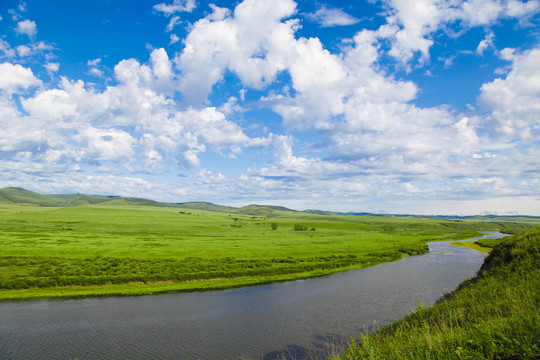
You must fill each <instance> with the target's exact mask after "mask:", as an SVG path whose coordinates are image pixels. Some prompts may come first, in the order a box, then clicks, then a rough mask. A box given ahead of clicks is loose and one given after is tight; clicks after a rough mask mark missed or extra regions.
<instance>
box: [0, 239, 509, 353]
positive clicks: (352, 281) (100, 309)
mask: <svg viewBox="0 0 540 360" xmlns="http://www.w3.org/2000/svg"><path fill="white" fill-rule="evenodd" d="M502 236H504V235H503V234H501V233H497V232H494V233H489V234H486V235H485V236H484V238H498V237H502ZM476 239H479V238H474V239H468V240H463V241H470V240H476ZM449 243H450V242H449V241H446V242H433V243H429V247H430V252H429V253H427V254H424V255H419V256H411V257H405V258H403V259H401V260H398V261H395V262H391V263H387V264H383V265H378V266H375V267H370V268H364V269H360V270H353V271H347V272H343V273H338V274H334V275H331V276H327V277H323V278H317V279H309V280H301V281H292V282H286V283H279V284H272V285H266V286H255V287H247V288H240V289H231V290H221V291H209V292H194V293H176V294H163V295H155V296H141V297H111V298H93V299H78V300H74V299H69V300H30V301H22V302H0V358H1V359H74V358H77V359H81V360H84V359H245V358H249V359H252V358H253V359H278V358H279V359H281V358H313V357H324V356H325V355H327V354H328V353H329V352H331V351H333V350H335V349H339V348H340V346H342V344H343V343H344V342H346V341H347V339H349V338H350V337H351V336H353V337H357V336H358V335H359V334H360V332H361V331H362V329H363V328H364V326H365V327H367V328H372V327H374V326H375V327H376V326H384V325H386V324H388V323H390V322H392V321H395V320H396V319H399V318H401V317H402V316H403V315H405V314H407V313H409V312H411V311H412V310H414V309H415V308H416V306H417V302H418V300H420V301H421V302H422V305H424V306H430V305H432V304H433V303H434V302H435V301H436V300H437V299H438V298H439V297H441V295H443V294H444V293H445V292H449V291H451V290H453V289H455V288H456V287H457V286H458V285H459V283H461V282H462V281H463V280H464V279H466V278H469V277H472V276H474V275H475V274H476V272H477V271H478V269H479V268H480V266H481V264H482V262H483V259H484V256H485V254H483V253H479V252H477V251H474V250H471V249H468V248H462V247H456V246H450V245H449Z"/></svg>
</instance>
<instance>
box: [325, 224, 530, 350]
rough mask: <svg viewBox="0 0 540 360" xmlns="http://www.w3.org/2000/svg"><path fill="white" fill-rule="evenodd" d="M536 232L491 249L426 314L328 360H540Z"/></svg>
mask: <svg viewBox="0 0 540 360" xmlns="http://www.w3.org/2000/svg"><path fill="white" fill-rule="evenodd" d="M539 309H540V228H536V229H534V230H531V231H528V232H525V233H522V234H520V235H516V236H514V237H512V238H510V239H506V240H505V241H503V242H501V243H500V244H499V245H495V247H494V248H493V250H492V251H491V252H490V254H489V255H488V257H487V258H486V260H485V262H484V264H483V265H482V268H481V269H480V271H479V274H478V275H477V276H476V277H475V278H473V279H470V280H467V281H465V282H464V283H463V284H461V285H460V287H459V288H458V289H456V290H455V291H453V292H452V293H449V294H447V295H446V296H444V297H443V298H442V299H441V300H439V302H438V303H437V304H436V305H435V306H432V307H430V308H423V307H422V306H421V304H419V306H418V309H417V311H416V312H415V313H413V314H411V315H409V316H407V317H405V318H404V319H402V320H399V321H396V322H395V323H393V324H391V325H390V326H388V327H386V328H383V329H380V330H379V331H377V332H372V333H367V334H364V335H363V336H362V337H361V338H360V339H358V340H356V341H354V342H353V343H352V344H351V345H350V346H349V348H348V349H347V350H346V351H345V352H344V353H343V354H342V355H340V356H335V357H333V358H332V359H333V360H338V359H340V360H347V359H374V360H375V359H380V360H382V359H392V360H394V359H397V360H399V359H441V360H442V359H538V358H540V312H539Z"/></svg>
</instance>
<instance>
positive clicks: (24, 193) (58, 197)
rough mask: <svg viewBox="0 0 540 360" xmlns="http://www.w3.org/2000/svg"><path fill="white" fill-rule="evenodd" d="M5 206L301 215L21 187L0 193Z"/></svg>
mask: <svg viewBox="0 0 540 360" xmlns="http://www.w3.org/2000/svg"><path fill="white" fill-rule="evenodd" d="M2 203H8V204H26V205H37V206H45V207H47V206H48V207H71V206H84V205H102V206H124V205H133V206H157V207H174V208H181V209H191V210H202V211H213V212H223V213H233V214H243V215H256V216H270V217H271V216H276V215H278V214H280V213H284V212H298V211H296V210H291V209H288V208H286V207H282V206H267V205H248V206H244V207H241V208H235V207H231V206H222V205H216V204H213V203H210V202H186V203H164V202H159V201H155V200H149V199H142V198H133V197H121V196H103V195H84V194H51V195H43V194H39V193H36V192H33V191H30V190H26V189H23V188H19V187H6V188H2V189H0V204H2Z"/></svg>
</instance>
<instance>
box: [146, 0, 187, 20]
mask: <svg viewBox="0 0 540 360" xmlns="http://www.w3.org/2000/svg"><path fill="white" fill-rule="evenodd" d="M196 6H197V5H196V4H195V0H174V1H173V3H172V4H168V5H167V4H165V3H161V4H157V5H154V10H156V11H159V12H162V13H163V14H164V15H165V16H171V15H173V14H175V13H177V12H191V11H193V9H195V7H196Z"/></svg>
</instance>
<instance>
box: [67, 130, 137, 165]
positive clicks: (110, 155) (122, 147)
mask: <svg viewBox="0 0 540 360" xmlns="http://www.w3.org/2000/svg"><path fill="white" fill-rule="evenodd" d="M75 140H77V141H78V142H80V143H81V144H83V145H85V150H86V151H88V152H90V154H91V156H92V157H94V158H95V159H96V160H126V161H129V160H131V158H132V157H133V155H134V154H135V151H134V149H133V146H134V144H135V142H136V140H135V139H134V138H133V137H132V136H131V135H130V134H128V133H127V132H125V131H122V130H116V129H97V128H93V127H88V128H86V129H83V130H79V131H78V134H77V135H76V136H75Z"/></svg>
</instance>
